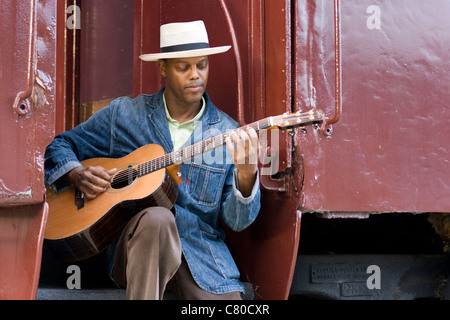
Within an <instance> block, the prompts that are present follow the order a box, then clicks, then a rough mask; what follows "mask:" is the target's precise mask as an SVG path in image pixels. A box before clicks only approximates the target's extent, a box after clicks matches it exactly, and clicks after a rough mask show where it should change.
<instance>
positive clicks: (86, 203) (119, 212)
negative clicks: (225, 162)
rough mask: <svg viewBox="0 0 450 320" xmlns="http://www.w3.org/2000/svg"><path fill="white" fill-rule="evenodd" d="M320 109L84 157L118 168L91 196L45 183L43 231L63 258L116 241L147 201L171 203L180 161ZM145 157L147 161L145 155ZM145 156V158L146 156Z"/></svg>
mask: <svg viewBox="0 0 450 320" xmlns="http://www.w3.org/2000/svg"><path fill="white" fill-rule="evenodd" d="M323 118H324V115H323V112H322V111H320V110H311V111H309V112H304V113H300V112H297V113H285V114H283V115H279V116H273V117H268V118H265V119H263V120H259V121H256V122H254V123H251V124H249V125H246V126H244V127H241V128H239V129H235V130H231V131H228V132H226V133H223V134H221V135H218V136H215V137H212V138H209V139H206V140H203V141H201V142H198V143H195V144H192V145H190V146H188V147H185V148H182V149H179V150H177V151H174V152H172V153H168V154H165V152H164V149H163V148H162V147H161V146H159V145H157V144H149V145H145V146H143V147H141V148H139V149H137V150H135V151H134V152H132V153H130V154H129V155H127V156H125V157H123V158H119V159H109V158H93V159H88V160H84V161H82V162H81V163H82V165H83V166H84V167H87V166H102V167H104V168H106V169H108V170H109V169H112V168H117V169H118V170H117V173H116V174H115V175H114V176H113V179H112V182H111V184H110V186H109V187H108V188H107V190H106V191H105V192H104V193H102V194H100V195H98V196H97V198H95V199H93V200H88V199H85V198H84V195H83V194H82V193H81V192H79V191H78V190H76V189H75V188H74V187H72V188H69V189H66V190H64V191H62V192H61V193H58V194H55V193H53V191H52V190H51V188H47V202H48V205H49V215H48V221H47V228H46V232H45V239H46V242H47V243H48V244H49V246H50V247H51V249H52V251H53V252H54V253H55V254H56V255H58V256H59V257H60V258H62V259H63V260H65V261H68V262H73V261H79V260H84V259H86V258H89V257H91V256H93V255H95V254H97V253H99V252H101V251H102V250H104V249H105V248H107V247H108V246H110V245H111V244H112V243H114V241H116V240H117V239H118V238H119V236H120V234H121V233H122V231H123V229H124V227H125V226H126V224H127V223H128V222H129V220H130V219H131V218H132V217H133V216H134V215H135V214H136V213H137V212H139V211H140V210H142V209H145V208H148V207H150V206H163V207H166V208H169V209H171V208H172V207H173V205H174V203H175V201H176V198H177V195H178V184H180V183H181V182H182V179H181V177H180V174H179V172H178V168H179V165H180V164H181V163H182V162H183V161H186V160H188V159H191V158H194V157H196V156H199V155H201V154H204V153H206V152H210V151H212V150H214V149H216V148H219V147H222V146H223V145H224V144H225V139H226V138H227V137H228V136H229V135H230V134H231V132H233V131H237V130H246V129H247V128H248V127H252V128H254V129H255V130H256V131H260V130H267V129H280V130H292V129H294V128H298V127H305V126H310V125H315V126H317V125H318V124H320V123H322V122H323ZM146 160H147V161H146ZM144 161H146V162H144Z"/></svg>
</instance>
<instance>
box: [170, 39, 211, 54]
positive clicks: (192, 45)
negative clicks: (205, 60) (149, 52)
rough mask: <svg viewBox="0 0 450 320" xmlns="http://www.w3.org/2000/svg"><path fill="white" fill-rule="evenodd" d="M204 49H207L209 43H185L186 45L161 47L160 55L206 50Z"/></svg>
mask: <svg viewBox="0 0 450 320" xmlns="http://www.w3.org/2000/svg"><path fill="white" fill-rule="evenodd" d="M206 48H209V43H207V42H197V43H186V44H178V45H175V46H169V47H163V48H161V53H167V52H177V51H189V50H197V49H206Z"/></svg>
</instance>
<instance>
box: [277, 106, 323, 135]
mask: <svg viewBox="0 0 450 320" xmlns="http://www.w3.org/2000/svg"><path fill="white" fill-rule="evenodd" d="M324 118H325V115H324V113H323V111H322V110H310V111H307V112H292V113H284V114H282V115H279V116H273V117H271V120H272V123H271V124H272V126H273V127H277V128H278V129H280V130H291V129H294V128H298V127H306V126H310V125H318V124H321V123H323V121H324Z"/></svg>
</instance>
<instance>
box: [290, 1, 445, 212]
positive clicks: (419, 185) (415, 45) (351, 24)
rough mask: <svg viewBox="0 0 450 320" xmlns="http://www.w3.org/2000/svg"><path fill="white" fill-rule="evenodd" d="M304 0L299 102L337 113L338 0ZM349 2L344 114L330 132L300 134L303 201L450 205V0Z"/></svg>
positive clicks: (311, 205) (345, 9)
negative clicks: (377, 13) (376, 22)
mask: <svg viewBox="0 0 450 320" xmlns="http://www.w3.org/2000/svg"><path fill="white" fill-rule="evenodd" d="M296 4H297V5H296V8H295V26H296V29H297V30H296V33H295V39H294V41H295V54H294V57H295V64H294V65H295V78H294V80H295V105H296V109H301V110H306V109H309V108H320V109H322V110H324V111H326V113H327V115H330V116H331V115H333V113H334V104H335V99H334V93H335V91H334V89H335V86H334V41H335V39H334V28H333V24H334V18H333V13H334V10H333V9H334V8H333V3H332V1H326V0H323V1H312V0H310V1H298V2H296ZM372 5H376V6H378V8H379V10H380V17H381V20H380V29H376V28H373V22H374V21H373V20H372V19H374V18H376V17H375V16H374V14H375V13H374V11H372V10H370V8H369V7H370V6H372ZM368 9H369V10H368ZM340 11H341V50H342V61H341V67H342V69H341V70H342V115H341V119H340V121H339V122H338V123H337V124H336V125H334V128H333V129H334V130H333V133H332V135H331V137H330V138H326V137H323V136H321V135H319V134H318V133H315V132H313V133H312V134H308V135H305V136H298V137H296V139H295V148H296V150H297V151H298V152H299V154H301V157H302V161H303V166H304V172H305V180H304V186H303V192H302V199H301V201H302V202H301V208H302V210H303V211H313V212H363V213H364V212H365V213H368V212H449V211H450V198H449V197H448V194H449V191H450V190H449V188H450V185H449V183H448V181H450V171H449V170H448V161H449V156H448V150H449V143H448V139H447V136H448V135H449V133H450V131H449V130H450V126H449V118H450V109H449V108H448V103H449V101H450V95H449V92H450V64H449V61H450V59H449V58H450V56H449V52H450V41H449V40H450V34H449V33H448V30H449V29H450V22H449V19H448V14H449V12H450V4H449V3H448V1H426V2H425V1H418V0H417V1H357V2H356V1H351V2H348V1H341V8H340ZM375 26H376V25H375Z"/></svg>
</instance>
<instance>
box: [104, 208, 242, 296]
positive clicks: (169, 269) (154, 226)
mask: <svg viewBox="0 0 450 320" xmlns="http://www.w3.org/2000/svg"><path fill="white" fill-rule="evenodd" d="M112 275H113V277H114V280H115V281H116V282H117V284H118V285H119V286H121V287H122V288H125V289H126V294H127V299H133V300H134V299H136V300H158V299H162V298H163V295H164V291H165V290H166V287H168V288H170V290H171V291H173V292H174V293H175V294H176V295H177V297H178V298H179V299H188V300H198V299H208V300H213V299H224V300H235V299H241V297H240V293H239V292H231V293H227V294H223V295H216V294H212V293H209V292H206V291H204V290H202V289H201V288H200V287H199V286H198V285H197V284H196V283H195V281H194V279H193V278H192V275H191V273H190V271H189V267H188V265H187V263H186V261H185V259H184V257H183V256H182V251H181V245H180V239H179V236H178V231H177V227H176V224H175V217H174V215H173V213H172V211H170V210H169V209H166V208H163V207H152V208H147V209H145V210H143V211H141V212H140V213H138V214H137V215H136V216H134V217H133V219H131V220H130V222H129V223H128V224H127V226H126V227H125V230H124V231H123V232H122V235H121V237H120V239H119V241H118V243H117V248H116V260H115V263H114V270H113V273H112ZM169 281H170V283H169Z"/></svg>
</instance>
